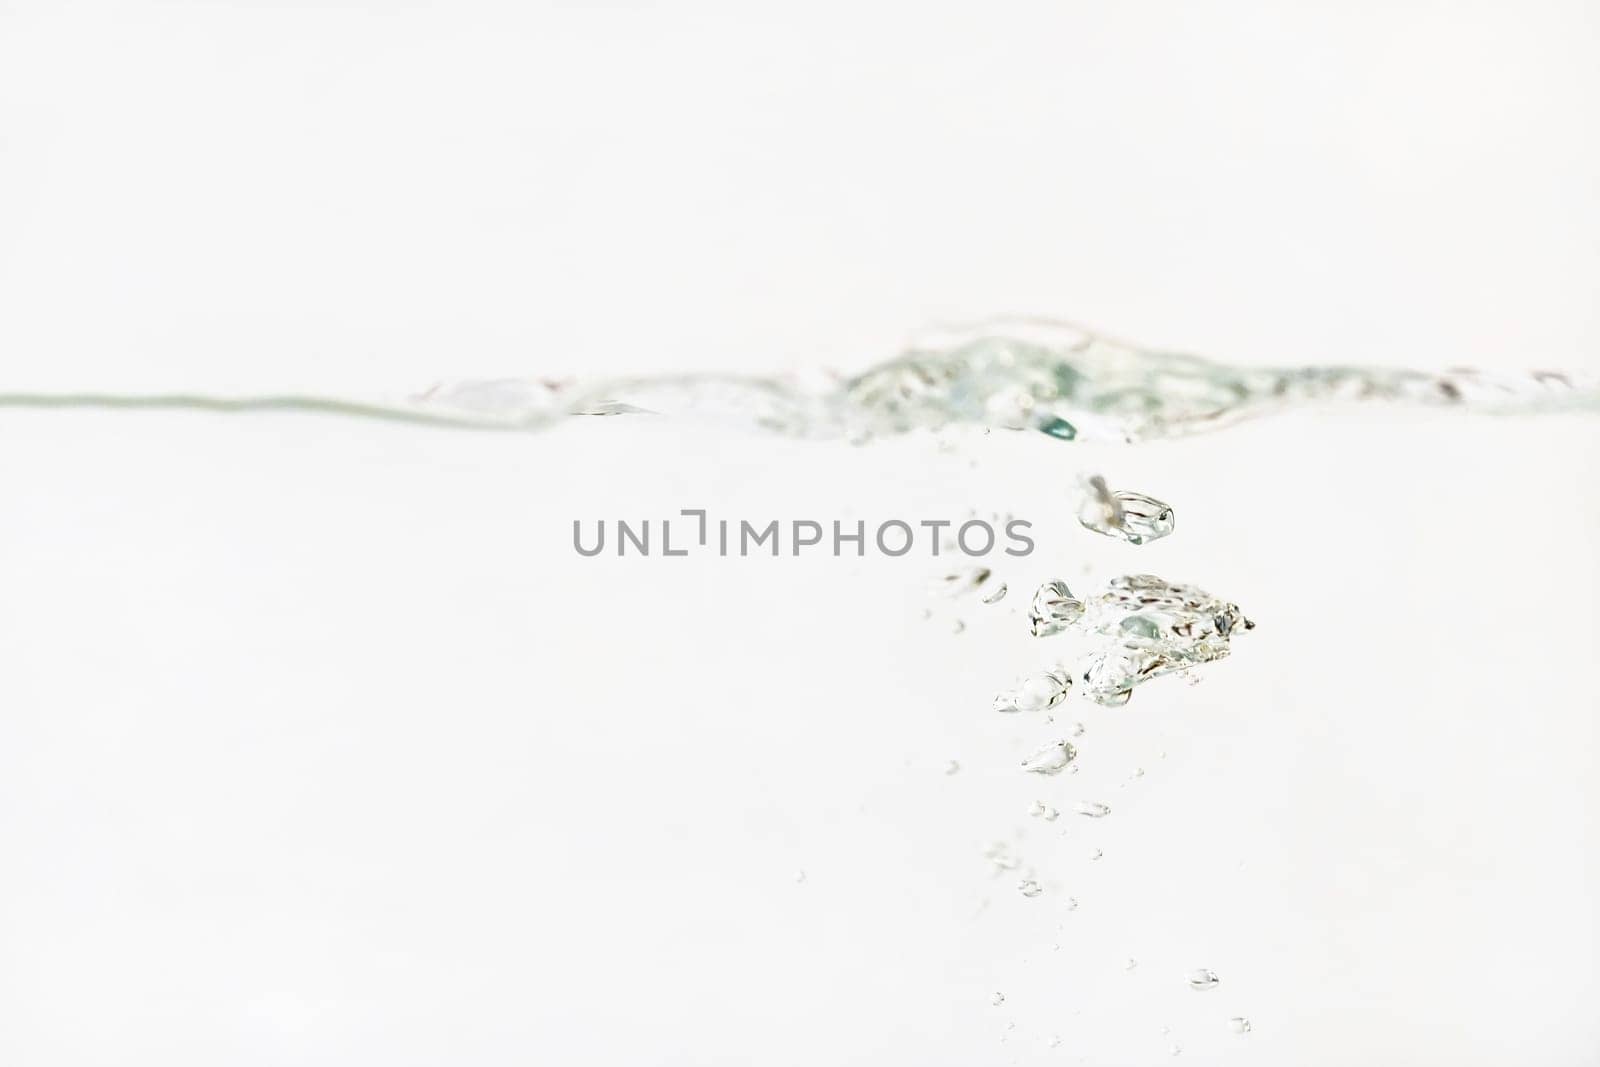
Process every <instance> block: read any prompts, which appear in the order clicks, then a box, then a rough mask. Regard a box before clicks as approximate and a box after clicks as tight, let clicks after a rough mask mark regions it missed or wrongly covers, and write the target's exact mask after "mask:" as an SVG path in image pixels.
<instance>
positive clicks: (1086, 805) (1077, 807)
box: [1072, 800, 1111, 819]
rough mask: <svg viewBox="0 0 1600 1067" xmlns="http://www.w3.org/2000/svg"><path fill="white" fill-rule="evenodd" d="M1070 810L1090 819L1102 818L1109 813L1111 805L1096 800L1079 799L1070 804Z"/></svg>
mask: <svg viewBox="0 0 1600 1067" xmlns="http://www.w3.org/2000/svg"><path fill="white" fill-rule="evenodd" d="M1072 810H1073V811H1075V812H1077V813H1078V814H1079V815H1087V816H1088V817H1089V818H1091V819H1103V818H1105V817H1106V816H1107V815H1110V814H1111V805H1110V804H1102V803H1100V802H1099V801H1097V800H1080V801H1078V802H1077V803H1076V804H1074V805H1073V806H1072Z"/></svg>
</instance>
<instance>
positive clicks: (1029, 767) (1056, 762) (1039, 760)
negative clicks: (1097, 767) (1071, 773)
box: [1022, 741, 1078, 774]
mask: <svg viewBox="0 0 1600 1067" xmlns="http://www.w3.org/2000/svg"><path fill="white" fill-rule="evenodd" d="M1077 756H1078V750H1077V749H1075V748H1073V747H1072V745H1071V744H1070V743H1068V742H1066V741H1052V742H1050V743H1049V744H1048V745H1045V746H1044V747H1043V748H1041V749H1039V750H1038V751H1037V752H1035V753H1034V754H1033V755H1031V756H1029V757H1028V758H1027V759H1025V760H1023V761H1022V769H1023V770H1025V771H1029V772H1031V773H1033V774H1060V773H1061V772H1062V771H1063V770H1065V769H1066V766H1067V764H1069V763H1071V762H1072V761H1073V760H1074V759H1076V758H1077Z"/></svg>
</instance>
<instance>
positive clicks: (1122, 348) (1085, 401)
mask: <svg viewBox="0 0 1600 1067" xmlns="http://www.w3.org/2000/svg"><path fill="white" fill-rule="evenodd" d="M1348 402H1363V403H1368V402H1393V403H1403V404H1411V405H1420V406H1427V407H1445V408H1460V409H1465V410H1471V411H1482V412H1533V411H1540V412H1545V411H1564V410H1584V411H1595V410H1600V384H1597V383H1596V382H1594V381H1592V380H1585V379H1579V378H1576V377H1574V376H1572V375H1568V374H1564V373H1560V372H1554V371H1536V372H1529V373H1524V374H1510V375H1495V374H1487V373H1484V372H1480V371H1474V370H1448V371H1441V372H1428V371H1419V370H1392V369H1377V368H1370V367H1360V366H1321V367H1318V366H1308V367H1292V366H1291V367H1272V366H1263V367H1251V366H1241V365H1234V364H1227V363H1221V362H1213V361H1211V360H1206V359H1201V358H1199V357H1197V356H1189V355H1182V354H1177V353H1171V352H1160V351H1155V350H1152V349H1147V348H1142V347H1140V346H1138V345H1134V344H1128V343H1125V342H1121V341H1115V340H1112V339H1110V338H1108V337H1105V336H1103V335H1100V334H1097V333H1094V332H1092V331H1089V330H1086V329H1084V328H1082V327H1080V326H1076V325H1073V324H1071V323H1067V322H1060V321H1053V320H1039V319H997V320H992V321H989V322H985V323H980V324H978V325H975V326H970V327H965V328H961V329H956V330H947V331H936V332H932V333H929V334H926V335H924V336H922V337H920V338H918V339H915V340H914V341H913V342H912V343H911V344H910V345H909V346H908V347H907V348H906V350H905V351H903V352H902V353H901V354H900V355H899V356H897V357H895V358H893V359H890V360H888V361H886V362H884V363H880V364H878V365H877V366H874V367H871V368H870V369H868V370H866V371H864V372H862V373H859V374H856V375H854V376H834V377H830V378H828V380H826V381H825V382H824V383H823V384H821V385H810V384H803V383H801V382H800V381H798V380H796V379H793V378H790V377H785V376H766V377H763V376H740V375H709V374H699V375H696V374H674V375H660V376H654V377H633V378H615V379H608V380H596V381H556V380H550V379H540V378H511V379H496V380H465V381H455V382H444V383H440V384H437V385H434V386H432V387H430V388H428V389H426V390H424V391H422V392H420V393H415V394H412V395H410V396H403V397H398V398H390V399H383V398H377V399H371V398H358V397H346V396H331V395H316V394H295V393H285V394H269V395H254V396H224V395H216V394H205V393H156V394H114V393H62V394H47V393H0V408H106V409H128V410H133V409H172V410H190V411H210V412H217V413H245V412H273V411H277V412H300V413H311V414H324V415H336V416H350V417H362V418H371V419H386V420H390V421H399V422H408V423H416V424H424V425H433V426H441V427H456V428H462V429H477V430H509V431H528V430H539V429H544V428H548V427H550V426H553V425H555V424H557V423H559V422H561V421H563V420H565V419H566V418H568V417H570V416H574V415H590V416H619V415H637V414H644V413H657V414H671V415H679V416H684V417H689V418H697V419H704V420H708V421H713V422H719V423H734V424H738V425H744V426H749V427H753V428H757V429H760V430H764V431H769V432H773V433H779V434H785V435H789V436H797V437H817V438H843V439H848V440H856V441H861V440H867V439H870V438H874V437H884V436H892V435H896V434H901V433H905V432H908V431H911V430H922V429H940V428H944V427H949V426H963V425H965V426H974V427H982V428H985V429H1007V430H1033V431H1038V432H1041V433H1044V434H1046V435H1048V436H1050V437H1055V438H1058V439H1061V440H1094V441H1137V440H1148V439H1155V438H1163V437H1176V436H1181V435H1184V434H1190V433H1195V432H1198V431H1202V430H1207V429H1213V428H1216V427H1219V426H1225V425H1229V424H1231V423H1235V422H1238V421H1240V420H1243V419H1247V418H1252V417H1255V416H1258V415H1263V414H1266V413H1269V412H1273V411H1281V410H1284V409H1286V408H1291V407H1296V406H1304V405H1312V404H1331V403H1348Z"/></svg>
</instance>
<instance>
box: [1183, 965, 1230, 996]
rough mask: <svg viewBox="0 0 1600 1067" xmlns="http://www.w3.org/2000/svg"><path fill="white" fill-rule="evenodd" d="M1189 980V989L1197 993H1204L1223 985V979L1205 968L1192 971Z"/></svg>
mask: <svg viewBox="0 0 1600 1067" xmlns="http://www.w3.org/2000/svg"><path fill="white" fill-rule="evenodd" d="M1188 979H1189V988H1190V989H1193V990H1194V991H1195V992H1197V993H1204V992H1206V991H1207V990H1209V989H1215V988H1217V986H1219V985H1220V984H1222V979H1220V978H1218V977H1217V972H1216V971H1208V970H1206V969H1205V968H1203V967H1202V968H1201V969H1199V970H1196V971H1190V972H1189V974H1188Z"/></svg>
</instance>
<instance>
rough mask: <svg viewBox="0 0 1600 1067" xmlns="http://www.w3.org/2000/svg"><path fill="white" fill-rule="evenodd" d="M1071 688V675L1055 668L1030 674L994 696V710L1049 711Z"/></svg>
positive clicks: (1063, 698)
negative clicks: (1014, 685) (1012, 687)
mask: <svg viewBox="0 0 1600 1067" xmlns="http://www.w3.org/2000/svg"><path fill="white" fill-rule="evenodd" d="M1071 690H1072V676H1071V675H1070V674H1068V673H1067V672H1066V671H1065V670H1062V669H1059V668H1058V669H1056V670H1050V671H1040V672H1039V673H1038V674H1030V675H1028V676H1027V677H1025V678H1023V679H1021V680H1020V681H1019V682H1017V685H1016V688H1015V689H1011V690H1008V691H1006V692H1004V693H1001V694H999V695H998V696H996V697H995V698H994V710H996V711H1004V712H1013V711H1049V710H1050V709H1051V708H1053V707H1055V706H1056V705H1057V704H1059V703H1061V702H1062V701H1063V700H1065V699H1066V698H1067V693H1069V692H1070V691H1071Z"/></svg>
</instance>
